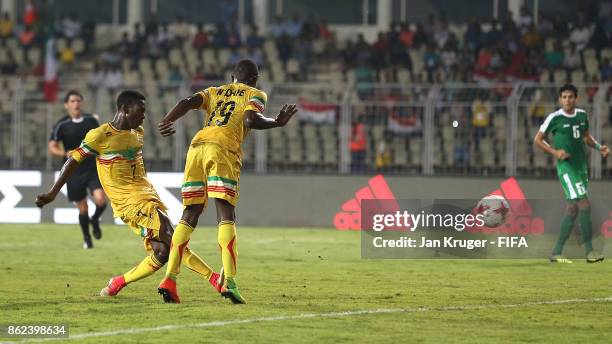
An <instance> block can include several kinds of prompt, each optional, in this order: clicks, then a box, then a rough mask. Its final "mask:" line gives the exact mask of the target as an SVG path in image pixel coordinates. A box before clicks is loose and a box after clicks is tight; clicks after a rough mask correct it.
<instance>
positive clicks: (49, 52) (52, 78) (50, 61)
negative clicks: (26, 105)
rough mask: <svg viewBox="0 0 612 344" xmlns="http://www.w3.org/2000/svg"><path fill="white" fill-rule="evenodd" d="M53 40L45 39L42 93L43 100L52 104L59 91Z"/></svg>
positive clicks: (51, 38) (50, 38)
mask: <svg viewBox="0 0 612 344" xmlns="http://www.w3.org/2000/svg"><path fill="white" fill-rule="evenodd" d="M55 55H56V54H55V39H53V37H49V38H47V42H46V44H45V83H44V86H43V92H44V95H45V100H46V101H48V102H54V101H55V100H56V99H57V93H58V91H59V79H58V77H57V60H56V58H55Z"/></svg>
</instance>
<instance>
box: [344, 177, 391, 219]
mask: <svg viewBox="0 0 612 344" xmlns="http://www.w3.org/2000/svg"><path fill="white" fill-rule="evenodd" d="M362 200H377V202H375V205H376V206H374V207H372V208H374V209H371V210H372V211H376V212H379V213H383V212H395V211H398V210H400V208H399V205H398V204H397V201H396V199H395V196H394V195H393V192H392V191H391V188H389V184H387V181H386V180H385V178H384V177H383V175H382V174H380V175H377V176H375V177H373V178H372V179H370V180H369V181H368V185H367V186H364V187H363V188H361V189H359V190H358V191H357V192H355V198H352V199H350V200H348V201H346V202H344V204H343V205H342V208H341V209H342V211H340V212H338V213H337V214H336V216H334V226H335V227H336V229H338V230H361V215H362V214H361V201H362ZM370 205H371V204H370ZM368 208H370V207H368Z"/></svg>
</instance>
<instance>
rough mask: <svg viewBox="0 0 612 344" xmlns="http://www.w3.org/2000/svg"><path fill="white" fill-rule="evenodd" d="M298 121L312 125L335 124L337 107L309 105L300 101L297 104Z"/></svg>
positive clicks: (324, 104)
mask: <svg viewBox="0 0 612 344" xmlns="http://www.w3.org/2000/svg"><path fill="white" fill-rule="evenodd" d="M298 109H299V112H298V114H299V116H300V120H302V121H304V122H312V123H329V124H333V123H335V122H336V109H337V106H336V105H334V104H328V103H310V102H307V101H303V100H300V101H299V102H298Z"/></svg>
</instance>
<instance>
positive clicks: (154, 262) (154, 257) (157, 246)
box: [100, 240, 168, 296]
mask: <svg viewBox="0 0 612 344" xmlns="http://www.w3.org/2000/svg"><path fill="white" fill-rule="evenodd" d="M151 246H152V247H153V252H154V253H153V254H151V255H149V256H147V257H145V259H143V260H142V261H141V262H140V264H138V265H136V266H135V267H134V268H132V269H131V270H130V271H128V272H126V273H125V274H123V275H119V276H115V277H113V278H111V279H110V281H109V282H108V285H107V286H106V287H104V288H103V289H102V290H101V291H100V296H115V295H117V294H118V293H119V292H120V291H121V289H123V288H124V287H125V286H126V285H128V284H130V283H132V282H136V281H138V280H141V279H143V278H145V277H148V276H151V275H152V274H154V273H155V271H157V270H159V269H160V268H161V267H162V266H163V265H164V264H165V263H166V261H167V260H168V245H166V244H165V243H163V242H160V241H156V240H151Z"/></svg>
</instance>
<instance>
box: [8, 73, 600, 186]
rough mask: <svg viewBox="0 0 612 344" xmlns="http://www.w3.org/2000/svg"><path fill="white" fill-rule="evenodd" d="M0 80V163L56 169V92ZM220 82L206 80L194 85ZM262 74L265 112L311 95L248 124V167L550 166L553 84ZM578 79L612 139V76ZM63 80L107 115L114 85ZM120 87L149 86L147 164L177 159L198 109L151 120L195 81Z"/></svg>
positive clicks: (420, 169) (584, 102) (417, 171)
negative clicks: (289, 78) (536, 141)
mask: <svg viewBox="0 0 612 344" xmlns="http://www.w3.org/2000/svg"><path fill="white" fill-rule="evenodd" d="M0 81H2V82H0V84H1V85H4V88H5V90H4V91H3V92H2V95H1V96H0V102H2V104H1V105H2V106H0V114H1V115H2V117H1V118H2V119H3V122H2V123H3V124H2V128H0V134H1V135H2V139H1V140H0V144H1V146H0V169H37V170H52V169H57V168H58V167H59V165H60V164H61V162H60V161H56V160H55V159H54V158H52V157H50V156H49V155H48V154H47V152H46V147H47V140H48V138H49V135H50V131H51V128H52V126H53V124H54V123H55V122H56V121H57V120H58V119H59V118H60V117H62V116H64V110H63V104H61V101H58V102H56V103H53V104H50V103H46V102H44V100H43V99H42V95H41V94H42V93H41V92H40V85H41V81H40V80H35V79H31V78H30V79H26V80H23V79H19V78H10V79H7V78H4V79H2V80H0ZM219 84H222V82H221V81H218V82H214V81H210V82H206V83H205V84H202V85H199V86H198V87H199V88H203V87H207V86H209V85H219ZM7 85H8V86H7ZM261 86H262V88H263V89H264V90H265V91H266V92H267V93H268V104H267V114H268V116H273V115H274V114H275V113H277V111H278V109H280V107H281V106H282V105H283V104H284V103H298V104H300V106H302V107H305V108H308V106H309V105H312V104H315V106H314V108H315V110H308V111H306V110H303V111H302V113H301V114H299V115H298V118H296V119H294V120H292V121H291V122H290V123H289V125H288V126H287V127H286V128H283V129H275V130H269V131H254V132H253V133H250V134H249V136H248V138H247V140H246V142H245V143H244V144H243V152H244V154H243V169H244V170H245V171H250V172H256V173H265V172H274V173H341V174H347V173H373V172H377V171H382V172H385V173H392V174H393V173H395V174H402V175H472V176H488V175H499V176H502V175H507V176H510V175H513V176H535V177H538V176H550V175H554V174H555V173H556V172H555V168H554V161H553V159H552V157H549V156H548V155H546V154H545V153H543V152H540V151H539V150H537V149H534V148H533V145H532V140H533V137H534V135H535V134H536V132H537V129H538V126H539V124H540V123H541V122H542V121H543V120H544V118H545V117H546V115H548V113H550V112H552V111H554V110H555V109H556V108H558V106H557V103H556V92H557V89H558V86H559V85H552V84H536V83H506V84H490V85H481V84H456V83H454V84H435V85H416V84H375V83H342V82H339V83H271V82H267V83H264V84H263V85H261ZM577 86H578V89H579V104H580V105H579V107H581V108H584V109H585V110H586V111H587V112H588V113H589V116H590V131H591V133H592V134H593V135H594V136H595V137H596V138H597V139H598V140H600V141H602V142H604V143H608V144H609V143H610V141H612V137H610V136H611V134H612V123H611V119H610V118H612V116H611V115H610V111H611V109H612V101H611V100H610V90H611V88H610V84H607V83H601V84H581V85H577ZM7 87H10V88H8V89H7ZM62 87H63V89H64V90H68V89H72V88H76V89H78V90H80V91H82V92H83V94H84V95H85V103H84V109H86V110H90V112H95V113H97V114H98V115H99V117H100V121H101V122H106V121H110V120H111V119H112V117H113V115H114V113H115V108H114V97H115V95H116V91H110V90H107V89H105V88H102V87H96V88H90V87H88V86H87V84H86V82H85V81H83V80H62ZM122 88H132V89H138V90H141V91H142V92H143V93H144V94H145V95H146V96H147V119H146V121H145V124H144V126H145V132H146V137H145V147H144V153H145V161H146V163H147V168H148V169H150V170H163V171H181V170H182V168H183V166H184V161H185V154H186V151H187V148H188V146H189V142H190V141H191V138H192V137H193V135H194V134H195V133H196V132H197V131H198V130H199V129H200V128H201V127H202V125H203V123H204V116H205V114H204V113H203V112H201V111H197V112H198V113H197V114H192V113H190V114H188V115H186V116H185V118H183V119H181V120H180V121H179V122H178V123H177V133H176V134H175V135H174V137H173V138H171V139H168V138H162V137H161V136H160V135H158V134H157V130H156V126H157V122H158V121H159V120H160V119H161V118H162V116H163V115H164V114H165V113H166V112H167V111H168V110H169V109H170V108H171V107H172V106H173V105H174V104H176V102H177V101H178V100H180V99H181V98H182V97H185V96H187V95H189V94H191V93H192V92H193V91H194V88H192V85H190V84H188V83H180V84H172V85H170V84H164V83H156V82H154V81H152V80H148V81H144V80H143V81H138V82H137V83H133V84H129V85H124V86H123V87H122ZM113 92H114V93H113ZM322 105H323V108H326V109H328V110H329V109H331V110H329V111H333V116H330V113H329V111H328V113H327V115H320V114H318V113H317V110H316V109H317V108H321V106H322ZM319 115H320V116H327V117H321V118H320V119H319V118H317V116H319ZM358 123H361V124H363V126H362V130H364V132H365V134H366V135H365V136H366V144H365V149H364V150H363V149H362V150H361V151H358V150H351V148H350V147H351V136H352V133H353V131H354V129H355V126H356V125H357V124H358ZM590 170H591V177H592V178H595V179H600V178H606V177H609V176H611V175H612V163H608V162H607V161H602V159H601V158H600V157H599V155H598V154H591V163H590Z"/></svg>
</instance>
